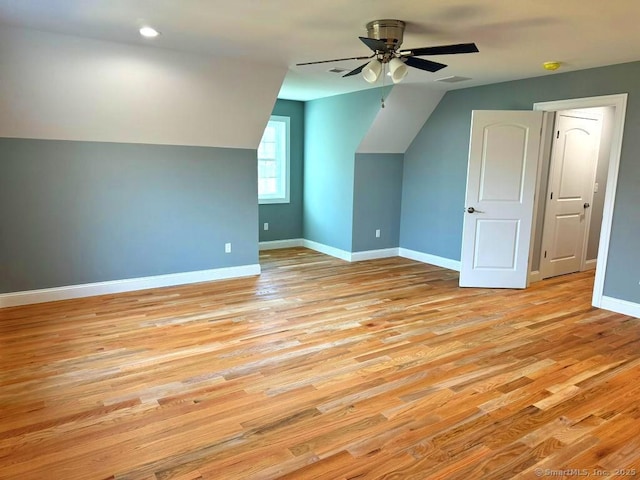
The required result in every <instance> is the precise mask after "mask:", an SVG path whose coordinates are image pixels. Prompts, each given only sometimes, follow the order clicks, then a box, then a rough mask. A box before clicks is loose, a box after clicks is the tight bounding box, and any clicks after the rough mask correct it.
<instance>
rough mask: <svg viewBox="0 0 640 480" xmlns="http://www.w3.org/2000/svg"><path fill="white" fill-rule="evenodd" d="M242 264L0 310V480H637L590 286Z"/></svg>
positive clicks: (630, 422)
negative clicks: (504, 284) (487, 285)
mask: <svg viewBox="0 0 640 480" xmlns="http://www.w3.org/2000/svg"><path fill="white" fill-rule="evenodd" d="M261 261H262V266H263V274H262V275H261V276H260V277H253V278H245V279H237V280H230V281H221V282H213V283H207V284H199V285H189V286H182V287H172V288H164V289H157V290H149V291H144V292H133V293H127V294H120V295H110V296H102V297H93V298H87V299H79V300H70V301H64V302H58V303H50V304H40V305H32V306H25V307H18V308H8V309H4V310H0V347H1V350H0V365H1V367H2V368H1V370H0V478H2V479H20V480H22V479H47V480H48V479H53V480H73V479H118V480H124V479H129V480H134V479H135V480H152V479H153V480H156V479H174V480H195V479H249V478H261V479H271V478H280V477H284V478H291V479H313V478H326V479H331V480H333V479H373V478H387V479H417V478H428V479H438V478H442V479H453V478H464V479H490V478H500V479H502V478H540V477H538V476H537V474H540V473H542V474H543V476H542V477H541V478H545V475H546V477H548V478H578V476H577V475H575V476H570V475H569V476H565V477H562V476H561V475H551V474H552V473H558V472H557V471H558V470H561V469H569V468H572V469H588V473H591V476H592V477H596V476H597V475H596V473H598V472H593V471H592V470H591V469H600V470H605V471H608V472H610V473H612V474H613V473H614V471H615V469H638V471H639V472H640V436H639V435H638V432H640V401H639V400H638V399H639V395H640V381H639V380H640V323H639V321H638V320H636V319H633V318H630V317H625V316H623V315H619V314H613V313H610V312H607V311H604V310H597V309H594V308H592V307H591V306H590V297H591V289H592V285H593V275H592V272H587V273H580V274H574V275H569V276H564V277H558V278H555V279H551V280H547V281H544V282H540V283H537V284H534V285H533V286H532V287H531V288H529V289H527V290H524V291H517V290H497V289H496V290H493V289H460V288H458V287H457V273H456V272H452V271H449V270H444V269H441V268H438V267H433V266H429V265H424V264H421V263H417V262H413V261H411V260H406V259H401V258H393V259H384V260H374V261H368V262H360V263H351V264H349V263H346V262H342V261H340V260H336V259H334V258H331V257H328V256H325V255H322V254H319V253H316V252H313V251H310V250H306V249H302V248H298V249H288V250H281V251H270V252H265V253H264V254H263V255H262V258H261ZM536 469H542V470H538V471H536ZM547 470H548V471H547ZM551 470H553V472H552V471H551ZM574 473H584V472H574ZM629 473H631V472H629ZM613 476H614V475H610V477H613ZM639 476H640V475H639ZM622 478H633V476H632V475H625V476H623V477H622Z"/></svg>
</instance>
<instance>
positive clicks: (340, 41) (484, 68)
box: [0, 0, 640, 100]
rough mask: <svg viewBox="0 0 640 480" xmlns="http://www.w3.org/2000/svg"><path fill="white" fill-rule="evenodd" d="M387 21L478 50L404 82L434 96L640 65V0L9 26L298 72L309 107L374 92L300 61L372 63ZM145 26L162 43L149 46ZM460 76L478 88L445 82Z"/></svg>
mask: <svg viewBox="0 0 640 480" xmlns="http://www.w3.org/2000/svg"><path fill="white" fill-rule="evenodd" d="M383 18H394V19H399V20H404V21H406V22H407V28H406V32H405V38H404V43H403V48H406V49H408V48H412V47H424V46H432V45H442V44H449V43H464V42H475V43H476V44H477V45H478V48H479V49H480V53H475V54H466V55H448V56H438V57H428V58H431V59H433V60H436V61H438V62H442V63H446V64H448V65H449V67H448V68H446V69H443V70H441V71H440V72H437V73H428V72H423V71H420V70H416V69H410V72H409V75H408V76H407V77H406V78H405V80H404V82H408V83H422V84H426V85H428V86H429V87H430V88H434V89H442V90H446V89H452V88H463V87H468V86H473V85H481V84H487V83H494V82H499V81H506V80H514V79H518V78H526V77H533V76H540V75H551V74H552V73H548V72H546V71H545V70H543V69H542V63H543V62H545V61H551V60H554V61H555V60H557V61H560V62H562V63H563V66H562V68H561V69H560V70H559V72H564V71H571V70H581V69H585V68H590V67H596V66H603V65H611V64H616V63H624V62H630V61H635V60H640V35H639V34H638V32H637V28H638V27H637V23H638V18H640V1H639V0H608V1H607V0H483V1H473V0H467V1H464V0H430V1H428V2H427V1H424V0H398V1H389V0H385V1H382V0H325V1H323V2H312V1H301V0H234V1H221V0H0V25H1V24H7V25H14V26H21V27H27V28H34V29H38V30H44V31H51V32H58V33H65V34H71V35H78V36H86V37H91V38H97V39H104V40H110V41H116V42H124V43H132V44H146V45H149V46H152V47H160V48H170V49H176V50H185V51H193V52H199V53H204V54H207V55H213V56H229V57H239V58H244V59H247V60H251V61H259V62H265V63H272V64H277V65H287V66H288V67H289V72H288V74H287V76H286V78H285V81H284V84H283V86H282V89H281V91H280V95H279V96H280V98H289V99H297V100H309V99H313V98H319V97H323V96H329V95H335V94H339V93H346V92H351V91H356V90H362V89H365V88H371V85H369V84H368V83H366V82H365V81H364V80H363V79H362V77H361V76H360V75H357V76H353V77H349V78H342V77H341V76H340V75H336V74H334V73H329V72H327V70H328V69H329V68H331V67H342V68H347V69H352V68H355V67H357V66H358V65H360V64H361V63H363V62H358V61H345V62H337V63H335V64H332V63H329V64H322V65H316V66H306V67H296V66H295V64H296V63H298V62H307V61H314V60H325V59H332V58H342V57H352V56H360V55H363V56H364V55H368V54H369V51H368V49H367V48H366V47H365V46H364V45H363V44H362V43H361V42H360V41H359V40H358V36H366V29H365V27H364V26H365V24H366V23H367V22H369V21H371V20H375V19H383ZM143 24H149V25H152V26H154V27H155V28H157V29H158V30H160V31H161V32H162V35H161V36H160V37H158V38H157V39H154V40H148V39H143V38H141V37H140V36H139V35H138V33H137V29H138V27H139V26H141V25H143ZM255 74H256V75H259V74H260V72H259V71H256V72H255ZM452 75H458V76H464V77H470V78H472V80H470V81H466V82H462V83H457V84H443V83H434V80H435V79H439V78H443V77H448V76H452ZM374 86H375V85H374Z"/></svg>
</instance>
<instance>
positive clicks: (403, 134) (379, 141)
mask: <svg viewBox="0 0 640 480" xmlns="http://www.w3.org/2000/svg"><path fill="white" fill-rule="evenodd" d="M444 93H445V92H439V91H434V90H430V89H428V88H426V87H425V86H423V85H415V84H414V85H412V84H406V85H402V84H401V85H396V86H394V87H393V89H392V90H391V93H390V94H389V95H388V97H387V98H385V101H384V103H385V108H380V111H379V112H378V114H377V115H376V118H375V120H374V121H373V124H372V125H371V128H370V129H369V131H368V132H367V135H366V136H365V137H364V138H363V139H362V142H360V146H359V147H358V150H357V153H404V152H405V151H406V150H407V148H409V145H411V142H412V141H413V139H414V138H415V137H416V135H417V134H418V132H419V131H420V129H421V128H422V126H423V125H424V123H425V122H426V121H427V119H428V118H429V116H430V115H431V113H432V112H433V111H434V110H435V108H436V106H437V105H438V103H440V100H441V99H442V97H443V96H444Z"/></svg>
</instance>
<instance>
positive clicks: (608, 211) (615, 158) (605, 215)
mask: <svg viewBox="0 0 640 480" xmlns="http://www.w3.org/2000/svg"><path fill="white" fill-rule="evenodd" d="M626 104H627V94H619V95H607V96H601V97H590V98H577V99H570V100H560V101H553V102H541V103H536V104H534V106H533V109H534V110H541V111H544V112H549V113H547V114H545V119H544V122H543V130H544V133H545V134H546V135H545V138H546V139H547V141H546V145H543V148H542V152H543V153H542V154H541V156H540V165H539V168H538V187H537V191H538V198H537V201H536V204H535V209H534V226H535V234H534V239H533V240H534V241H533V242H532V248H531V256H530V258H531V262H530V265H531V266H532V269H531V270H532V271H531V273H530V277H529V278H530V280H531V281H536V280H540V279H542V277H543V275H546V276H551V275H549V273H551V274H553V269H550V267H549V262H542V261H541V260H543V259H544V251H545V247H547V248H546V251H547V258H548V256H549V248H551V247H549V245H550V242H553V241H554V236H555V237H558V235H557V234H556V233H557V232H555V233H554V232H552V234H551V235H550V236H549V238H546V239H544V238H543V235H544V229H545V227H547V225H546V224H547V223H549V224H552V223H553V222H554V219H553V218H548V215H547V216H546V217H547V218H545V211H546V209H547V205H548V202H549V201H550V200H551V198H550V196H551V193H554V194H555V195H559V193H558V183H557V175H556V178H555V179H554V181H555V183H554V184H553V185H551V184H550V183H549V178H551V176H552V175H553V172H551V175H550V174H549V172H550V168H549V167H550V161H551V160H550V158H551V150H552V148H554V146H553V144H552V139H554V140H558V139H557V138H553V137H554V136H555V137H557V136H558V133H557V132H558V129H557V128H556V122H554V118H553V117H556V116H558V117H559V116H561V115H562V114H561V113H558V112H565V111H567V110H580V111H584V110H587V111H589V110H590V109H598V110H597V111H596V110H591V113H596V112H597V113H600V114H602V115H603V116H605V117H606V126H605V120H603V122H602V125H603V128H604V129H606V130H605V133H606V135H607V139H606V142H607V143H609V149H608V150H609V151H608V152H606V149H600V145H598V163H600V166H601V167H602V168H601V170H602V171H600V172H598V171H597V169H594V172H593V177H591V189H592V190H595V189H596V188H595V183H598V191H599V192H600V191H601V188H602V185H600V184H601V182H602V179H604V178H606V184H605V185H604V188H605V190H604V195H601V197H603V198H602V201H601V203H602V205H601V211H602V215H601V218H602V220H601V221H600V229H599V230H600V232H599V235H598V234H597V233H592V235H593V237H594V238H591V237H590V236H589V235H588V233H586V234H584V236H583V237H582V241H583V244H582V250H580V252H579V254H580V258H579V259H578V260H576V261H575V262H578V261H579V263H580V269H586V267H587V266H588V265H589V264H588V263H587V261H588V260H593V259H588V258H586V257H588V256H590V255H591V256H593V255H594V254H595V256H596V258H597V262H591V264H592V265H595V269H596V273H595V280H594V288H593V297H592V304H593V305H594V306H596V307H602V306H603V305H602V299H603V298H602V297H603V290H604V279H605V274H606V267H607V257H608V252H609V240H610V237H611V223H612V220H613V209H614V202H615V193H616V188H617V183H618V170H619V165H620V152H621V148H622V136H623V130H624V120H625V114H626ZM578 114H579V113H578ZM578 114H576V113H574V116H575V115H578ZM565 116H566V115H565ZM554 133H555V135H554ZM603 147H606V145H603ZM600 156H603V157H605V158H604V159H603V160H602V161H600ZM604 165H606V166H607V168H606V172H604ZM598 173H600V177H598V176H597V175H598ZM560 176H561V175H560ZM596 178H598V179H600V181H599V182H596V181H595V179H596ZM550 185H551V186H552V189H555V190H556V191H554V192H551V191H550V190H552V189H549V188H548V186H550ZM569 187H572V188H574V187H575V185H573V184H571V185H569V186H567V188H569ZM577 188H578V187H575V188H574V190H576V189H577ZM585 194H586V193H583V194H582V195H585ZM574 196H577V195H574ZM557 198H558V197H556V199H557ZM598 200H599V201H600V199H598ZM582 201H583V212H579V211H578V212H577V214H576V212H574V213H569V214H567V215H565V217H563V218H562V221H564V223H565V224H564V225H561V226H560V229H562V228H564V229H565V232H566V231H571V230H572V229H573V230H575V227H576V226H579V223H578V222H579V221H583V222H585V224H584V225H583V227H585V226H586V219H585V218H584V217H586V216H587V215H588V217H589V219H590V220H591V222H590V223H597V222H598V219H599V217H600V214H599V212H596V214H595V215H594V213H593V209H592V210H591V211H590V212H588V214H585V212H584V210H585V209H588V208H592V203H593V202H588V201H585V200H584V199H583V200H582ZM574 203H575V202H574ZM586 203H589V205H588V206H586V207H585V206H584V205H585V204H586ZM556 207H557V205H556ZM563 208H564V207H563ZM599 208H600V207H599ZM552 210H553V209H552ZM556 210H557V209H556ZM562 214H563V213H562V212H560V215H561V216H562ZM580 215H584V217H582V218H578V217H580ZM594 217H595V218H594ZM558 223H562V222H557V221H556V227H558ZM550 229H551V230H553V227H549V228H547V232H549V230H550ZM578 230H580V229H578ZM595 231H596V232H597V228H596V229H595ZM587 232H588V231H587ZM592 232H593V230H592ZM578 233H579V232H578ZM589 242H591V246H589ZM594 243H595V244H597V248H595V247H594V246H593V245H594ZM560 246H561V247H563V248H564V251H562V250H559V251H558V252H559V255H557V256H558V258H560V257H562V255H561V254H564V255H565V257H567V258H568V257H570V256H571V255H570V253H571V252H570V249H569V248H568V247H567V245H560ZM589 248H591V249H592V250H591V251H589ZM573 254H574V256H575V255H576V252H575V251H574V253H573ZM536 267H537V268H536ZM541 270H543V271H541ZM549 270H551V272H549Z"/></svg>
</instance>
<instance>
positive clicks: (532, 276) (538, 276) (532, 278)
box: [529, 270, 542, 283]
mask: <svg viewBox="0 0 640 480" xmlns="http://www.w3.org/2000/svg"><path fill="white" fill-rule="evenodd" d="M540 280H542V272H540V270H534V271H533V272H529V283H534V282H539V281H540Z"/></svg>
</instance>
